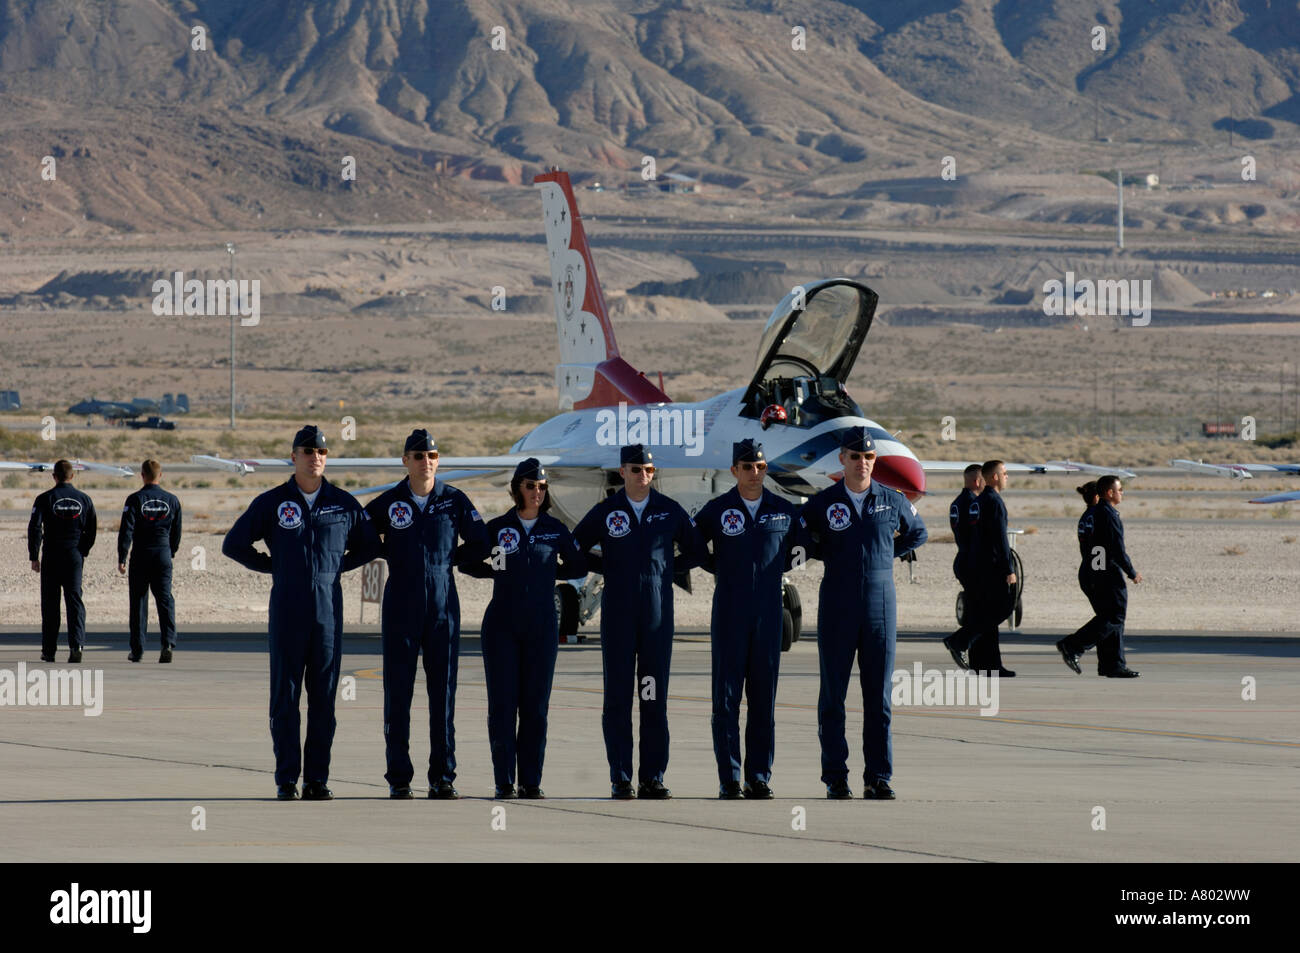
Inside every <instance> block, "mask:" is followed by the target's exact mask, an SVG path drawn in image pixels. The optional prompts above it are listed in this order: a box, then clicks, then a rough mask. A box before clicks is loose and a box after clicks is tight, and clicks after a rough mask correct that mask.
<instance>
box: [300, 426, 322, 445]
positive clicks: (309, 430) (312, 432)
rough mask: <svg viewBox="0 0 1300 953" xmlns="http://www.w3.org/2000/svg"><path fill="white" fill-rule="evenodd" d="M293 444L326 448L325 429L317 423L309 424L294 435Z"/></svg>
mask: <svg viewBox="0 0 1300 953" xmlns="http://www.w3.org/2000/svg"><path fill="white" fill-rule="evenodd" d="M293 445H294V446H295V447H316V448H318V449H322V450H323V449H324V448H325V431H323V430H321V429H320V428H319V427H317V426H316V425H315V424H308V425H307V426H305V427H303V428H302V429H301V430H299V431H298V432H297V433H296V434H294V435H293Z"/></svg>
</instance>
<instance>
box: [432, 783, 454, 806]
mask: <svg viewBox="0 0 1300 953" xmlns="http://www.w3.org/2000/svg"><path fill="white" fill-rule="evenodd" d="M459 797H460V792H459V791H457V790H456V788H455V787H453V786H452V783H451V782H450V781H439V782H438V783H437V784H435V785H434V786H433V787H431V788H429V800H430V801H455V800H457V799H458V798H459Z"/></svg>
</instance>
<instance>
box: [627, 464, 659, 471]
mask: <svg viewBox="0 0 1300 953" xmlns="http://www.w3.org/2000/svg"><path fill="white" fill-rule="evenodd" d="M627 469H628V472H629V473H640V472H641V471H642V470H644V471H645V472H646V473H654V472H655V468H654V465H653V464H649V463H632V464H629V465H628V468H627Z"/></svg>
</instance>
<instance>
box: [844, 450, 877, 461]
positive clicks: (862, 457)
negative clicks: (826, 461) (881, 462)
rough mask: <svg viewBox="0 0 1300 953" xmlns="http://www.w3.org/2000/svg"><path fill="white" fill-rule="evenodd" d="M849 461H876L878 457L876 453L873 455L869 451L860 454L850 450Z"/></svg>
mask: <svg viewBox="0 0 1300 953" xmlns="http://www.w3.org/2000/svg"><path fill="white" fill-rule="evenodd" d="M849 459H850V460H875V459H876V455H875V454H874V453H871V452H870V451H868V452H867V453H859V452H858V451H856V450H850V451H849Z"/></svg>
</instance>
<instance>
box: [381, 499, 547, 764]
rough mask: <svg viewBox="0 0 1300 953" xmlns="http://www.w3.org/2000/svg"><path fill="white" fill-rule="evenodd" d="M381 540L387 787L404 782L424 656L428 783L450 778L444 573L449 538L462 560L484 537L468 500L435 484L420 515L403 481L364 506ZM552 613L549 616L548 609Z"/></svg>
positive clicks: (477, 554)
mask: <svg viewBox="0 0 1300 953" xmlns="http://www.w3.org/2000/svg"><path fill="white" fill-rule="evenodd" d="M366 510H367V512H369V513H370V519H371V522H373V523H374V526H375V530H376V531H377V532H378V533H379V534H380V536H382V537H383V547H382V551H381V555H382V556H383V557H384V559H386V560H387V561H388V582H386V583H385V584H384V603H383V623H382V626H381V629H382V632H383V643H384V739H385V749H386V755H387V759H388V770H387V771H386V772H385V774H384V777H385V778H387V779H388V783H389V784H390V785H393V786H394V787H400V786H402V785H406V784H410V783H411V779H412V778H413V777H414V776H415V767H414V766H413V765H412V764H411V754H410V741H411V697H412V695H414V693H415V668H416V664H417V659H418V658H419V656H420V653H421V651H423V653H424V680H425V689H426V691H427V692H428V695H429V786H430V787H433V786H435V785H437V784H438V783H439V782H442V781H446V782H448V783H451V782H452V781H453V780H455V778H456V724H455V717H456V672H457V668H458V666H459V661H460V658H459V657H460V599H459V597H458V596H457V594H456V580H455V578H454V577H453V574H452V568H453V566H454V565H455V563H456V537H457V536H458V535H459V536H460V538H461V539H462V540H464V541H465V543H466V544H468V546H469V549H468V550H466V551H465V558H468V559H475V560H477V559H479V558H482V553H484V552H486V546H487V532H486V531H485V530H484V528H483V520H482V518H481V517H480V516H479V514H478V510H476V509H475V508H474V504H473V503H471V502H470V500H469V497H468V496H466V495H465V494H464V493H462V492H461V491H460V490H458V489H456V488H455V487H454V486H452V485H451V484H449V483H444V482H443V481H441V480H437V479H435V480H434V482H433V489H432V491H430V493H429V499H428V502H427V504H426V505H425V508H424V510H423V512H421V511H420V510H419V509H418V508H417V507H416V505H415V501H414V500H413V499H412V498H411V481H410V478H409V477H408V478H407V479H405V480H403V481H402V482H401V483H399V484H398V485H397V486H395V487H393V488H392V489H391V490H388V491H387V492H385V493H382V494H380V495H379V496H377V497H376V498H375V499H373V500H371V501H370V503H369V504H367V506H366ZM552 611H554V609H553V607H552Z"/></svg>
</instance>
